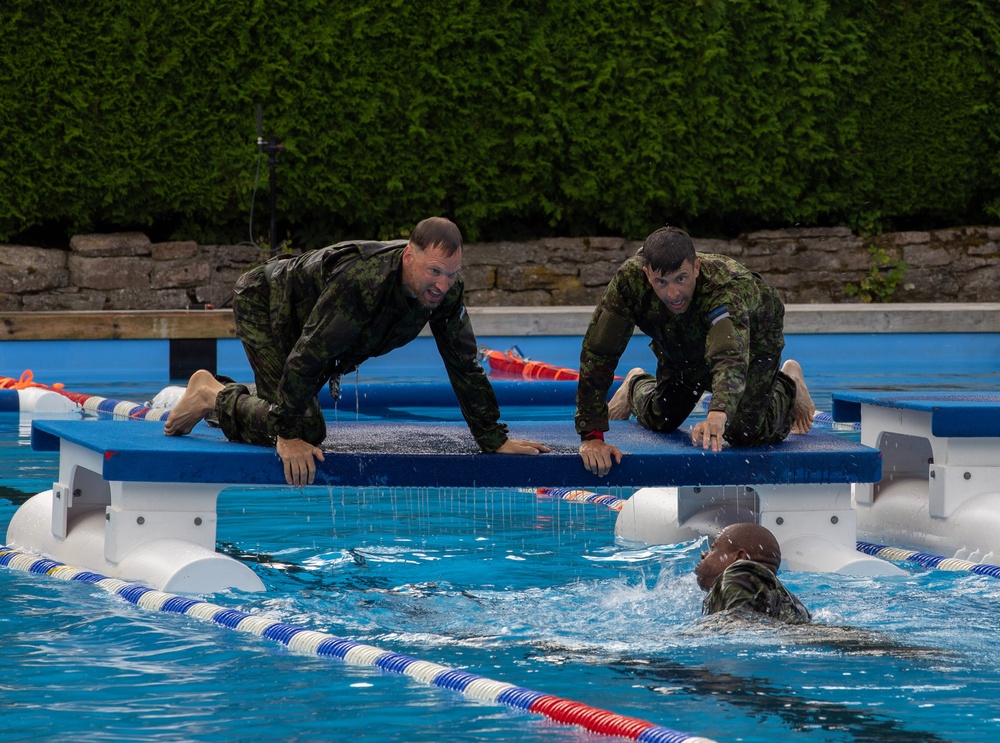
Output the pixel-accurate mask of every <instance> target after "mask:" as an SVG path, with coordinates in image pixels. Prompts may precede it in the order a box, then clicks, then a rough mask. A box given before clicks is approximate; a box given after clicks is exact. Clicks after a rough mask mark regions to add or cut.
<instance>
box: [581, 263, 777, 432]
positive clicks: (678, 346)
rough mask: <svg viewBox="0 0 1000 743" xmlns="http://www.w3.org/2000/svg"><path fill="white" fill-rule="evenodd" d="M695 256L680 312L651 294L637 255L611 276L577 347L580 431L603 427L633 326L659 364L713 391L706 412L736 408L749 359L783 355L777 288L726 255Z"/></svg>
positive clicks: (654, 294)
mask: <svg viewBox="0 0 1000 743" xmlns="http://www.w3.org/2000/svg"><path fill="white" fill-rule="evenodd" d="M697 255H698V258H700V259H701V269H700V271H699V275H698V278H697V281H696V283H695V292H694V296H693V297H692V300H691V305H690V306H689V307H688V309H687V311H686V312H684V313H682V314H680V315H674V314H672V313H671V312H670V310H669V309H667V306H666V305H665V304H664V303H663V302H662V301H661V300H660V299H659V297H657V296H656V293H655V292H654V291H653V287H652V286H651V285H650V283H649V281H648V280H647V279H646V275H645V274H644V273H643V272H642V263H641V259H640V258H639V257H638V254H637V256H634V257H632V258H629V259H628V260H627V261H625V263H623V264H622V265H621V267H620V268H619V269H618V272H617V273H616V274H615V276H614V278H612V279H611V282H610V283H609V284H608V288H607V289H606V290H605V292H604V296H603V297H602V298H601V301H600V303H599V304H598V305H597V308H596V309H595V310H594V314H593V316H592V317H591V320H590V325H589V327H588V328H587V333H586V335H585V336H584V339H583V348H582V349H581V351H580V381H579V385H578V387H577V397H576V430H577V432H578V433H580V434H585V433H587V432H589V431H593V430H599V431H607V430H608V407H607V403H606V399H607V394H608V390H609V389H610V387H611V383H612V381H613V380H614V374H615V369H616V367H617V366H618V360H619V359H620V358H621V355H622V353H624V352H625V347H626V346H627V345H628V342H629V340H631V338H632V332H633V330H634V329H635V328H636V327H638V328H639V329H640V330H641V331H642V332H643V333H645V334H646V335H647V336H649V339H650V344H649V345H650V348H652V350H653V352H654V353H655V354H656V358H657V362H658V365H659V366H660V367H663V368H665V369H669V370H671V372H672V373H675V374H687V375H690V376H691V378H692V379H696V380H697V379H704V384H703V388H704V390H707V391H710V392H711V393H712V402H711V403H710V406H709V409H710V410H721V411H724V412H725V411H732V410H735V409H736V407H737V406H738V405H739V402H740V397H741V395H742V394H743V390H744V389H745V387H746V381H747V372H748V369H749V368H750V362H751V360H752V359H754V358H757V357H758V356H763V355H766V354H775V355H777V356H778V357H780V356H781V350H782V349H783V348H784V345H785V341H784V335H783V326H784V315H785V308H784V305H783V304H782V303H781V298H780V297H779V296H778V293H777V292H776V291H775V290H774V289H773V288H772V287H771V286H770V285H769V284H767V283H766V282H765V281H764V280H763V279H761V278H760V277H759V276H758V275H757V274H754V273H751V272H750V271H749V270H748V269H746V268H745V267H744V266H742V265H741V264H739V263H737V262H736V261H734V260H733V259H731V258H727V257H726V256H722V255H714V254H711V253H698V254H697ZM732 418H733V416H732V415H730V416H729V419H730V420H732Z"/></svg>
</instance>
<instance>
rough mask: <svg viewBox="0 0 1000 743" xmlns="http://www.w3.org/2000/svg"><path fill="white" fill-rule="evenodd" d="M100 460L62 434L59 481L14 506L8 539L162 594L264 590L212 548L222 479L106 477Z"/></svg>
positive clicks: (250, 573) (247, 572)
mask: <svg viewBox="0 0 1000 743" xmlns="http://www.w3.org/2000/svg"><path fill="white" fill-rule="evenodd" d="M103 458H104V457H103V455H102V454H101V453H100V452H96V451H93V450H91V449H87V448H84V447H82V446H79V445H77V444H75V443H73V442H71V441H67V440H65V439H63V440H62V441H61V442H60V453H59V481H58V482H56V483H54V484H53V487H52V490H48V491H45V492H42V493H39V494H37V495H35V496H34V497H32V498H31V499H29V500H28V502H26V503H25V504H24V505H22V506H21V507H20V508H19V509H18V510H17V512H16V513H15V514H14V516H13V517H12V518H11V521H10V525H9V526H8V529H7V544H8V545H10V546H12V547H16V548H18V549H24V550H27V551H32V552H35V553H38V554H43V555H45V556H47V557H50V558H52V559H54V560H58V561H60V562H63V563H66V564H67V565H73V566H77V567H86V568H87V569H89V570H92V571H94V572H99V573H101V574H103V575H107V576H109V577H114V578H120V579H122V580H128V581H138V582H140V583H143V584H146V585H149V586H151V587H153V588H157V589H159V590H161V591H169V592H173V593H185V594H204V593H215V592H218V591H222V590H225V589H228V588H236V589H239V590H243V591H262V590H264V584H263V583H262V582H261V580H260V578H258V577H257V575H256V574H255V573H254V572H253V571H252V570H251V569H250V568H249V567H247V566H246V565H244V564H243V563H240V562H239V561H237V560H234V559H233V558H231V557H228V556H226V555H222V554H219V553H218V552H216V551H215V532H216V521H217V517H216V511H215V508H216V502H217V500H218V495H219V493H220V492H221V491H222V489H223V488H225V487H226V485H225V484H221V483H177V482H172V483H166V482H132V481H122V480H111V481H107V480H105V479H104V478H103V477H102V475H101V472H102V467H103Z"/></svg>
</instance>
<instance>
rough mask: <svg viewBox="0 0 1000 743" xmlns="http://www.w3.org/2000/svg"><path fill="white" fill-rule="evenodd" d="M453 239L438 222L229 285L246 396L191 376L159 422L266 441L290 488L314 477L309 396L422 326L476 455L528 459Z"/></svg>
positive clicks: (321, 426) (322, 431)
mask: <svg viewBox="0 0 1000 743" xmlns="http://www.w3.org/2000/svg"><path fill="white" fill-rule="evenodd" d="M461 264H462V235H461V233H460V232H459V230H458V227H457V226H455V225H454V224H453V223H452V222H450V221H449V220H447V219H444V218H441V217H431V218H429V219H425V220H423V221H422V222H421V223H420V224H418V225H417V227H416V228H415V229H414V230H413V233H412V235H411V236H410V239H409V241H405V240H398V241H395V242H389V243H380V242H346V243H340V244H337V245H333V246H331V247H328V248H323V249H321V250H315V251H311V252H308V253H305V254H303V255H301V256H298V257H295V258H276V259H273V260H271V261H268V262H267V263H266V264H264V265H263V266H259V267H257V268H254V269H252V270H250V271H248V272H247V273H245V274H243V275H242V276H241V277H240V278H239V280H238V281H237V282H236V294H235V298H234V302H233V317H234V319H235V321H236V332H237V335H238V336H239V338H240V340H241V341H242V342H243V347H244V349H245V350H246V354H247V359H248V360H249V362H250V366H251V368H252V369H253V372H254V380H255V382H256V390H255V391H251V390H250V389H249V388H248V387H247V386H245V385H242V384H237V383H235V382H234V381H233V380H230V379H227V378H225V377H216V376H215V375H213V374H211V373H210V372H208V371H206V370H200V371H198V372H195V374H194V375H193V376H192V377H191V380H190V382H189V384H188V388H187V391H186V392H185V395H184V397H183V398H182V399H181V400H180V401H179V402H178V404H177V405H176V406H175V407H174V409H173V411H172V412H171V413H170V415H169V416H168V418H167V422H166V424H165V426H164V432H165V433H166V434H167V435H184V434H186V433H188V432H190V431H191V429H192V428H193V427H194V426H195V424H197V423H198V421H200V420H202V419H204V418H206V417H209V416H211V415H213V414H214V415H215V416H216V417H217V418H218V422H219V425H220V427H221V428H222V430H223V432H224V433H225V434H226V437H227V438H228V439H230V440H232V441H242V442H245V443H250V444H258V445H263V446H275V447H276V449H277V452H278V455H279V456H280V457H281V459H282V462H283V464H284V469H285V479H286V481H287V482H288V483H289V484H292V485H305V484H309V483H311V482H312V481H313V478H314V476H315V468H316V462H315V460H317V459H318V460H320V461H322V460H323V453H322V451H321V450H320V449H319V448H318V447H319V445H320V444H321V443H322V442H323V440H324V439H325V438H326V432H327V428H326V421H325V419H324V417H323V411H322V409H321V408H320V404H319V400H318V398H317V395H318V393H319V391H320V390H321V389H322V388H323V385H325V384H327V383H328V382H330V384H331V389H335V388H336V387H337V385H338V383H339V379H340V377H341V376H342V375H344V374H347V373H349V372H351V371H353V370H355V369H356V368H357V367H358V366H359V365H360V364H361V362H363V361H364V360H365V359H368V358H371V357H373V356H381V355H382V354H385V353H388V352H389V351H391V350H392V349H394V348H399V347H400V346H403V345H405V344H407V343H409V342H410V341H412V340H413V339H414V338H416V337H417V335H418V334H419V333H420V331H421V330H422V329H423V327H424V326H425V325H427V324H428V323H429V324H430V327H431V332H432V333H433V335H434V339H435V341H436V342H437V347H438V351H439V353H440V354H441V358H442V359H443V361H444V364H445V368H446V370H447V372H448V378H449V379H450V381H451V384H452V387H453V388H454V390H455V394H456V396H457V397H458V401H459V405H460V406H461V410H462V415H463V416H464V417H465V420H466V422H467V423H468V425H469V428H470V430H471V432H472V435H473V437H474V438H475V439H476V442H477V443H478V444H479V446H480V448H481V449H482V450H483V451H487V452H494V451H496V452H502V453H511V454H538V453H540V452H545V451H548V447H545V446H543V445H542V444H538V443H536V442H532V441H522V440H518V439H510V438H508V437H507V427H506V426H505V425H504V424H503V423H501V422H500V410H499V407H498V405H497V400H496V395H495V394H494V392H493V388H492V387H491V386H490V383H489V380H488V379H487V377H486V374H485V372H484V371H483V368H482V367H481V366H480V365H479V362H478V360H477V357H476V351H477V347H476V337H475V334H474V333H473V331H472V325H471V324H470V321H469V316H468V314H467V313H466V310H465V305H464V303H463V294H464V287H463V283H462V279H461V277H460V276H459V275H458V272H459V269H460V268H461Z"/></svg>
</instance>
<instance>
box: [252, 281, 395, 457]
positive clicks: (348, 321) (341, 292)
mask: <svg viewBox="0 0 1000 743" xmlns="http://www.w3.org/2000/svg"><path fill="white" fill-rule="evenodd" d="M366 287H367V283H366V282H364V281H361V280H359V278H358V277H357V276H354V271H352V270H350V269H348V270H346V271H344V273H343V274H342V275H341V276H339V277H338V278H337V279H336V280H335V281H332V282H330V283H329V284H328V285H327V286H326V287H325V288H324V290H323V293H322V295H321V296H320V298H319V300H318V301H317V302H316V305H315V306H314V307H313V310H312V312H311V313H310V315H309V318H308V320H307V321H306V324H305V327H303V329H302V333H301V335H300V336H299V338H298V340H297V341H296V342H295V345H294V346H293V347H292V350H291V353H290V354H289V355H288V358H287V360H286V361H285V371H284V374H282V377H281V381H280V383H279V385H278V402H277V405H276V406H275V407H274V408H273V409H272V411H271V423H272V425H273V430H274V431H275V433H276V434H277V435H279V436H281V437H282V438H302V433H303V431H302V413H303V412H304V411H305V409H306V407H307V406H308V405H309V403H310V402H311V401H312V399H313V398H314V397H315V396H316V395H317V394H319V391H320V390H321V389H322V388H323V385H325V384H326V382H327V380H328V379H329V378H330V376H331V374H332V373H333V364H334V363H335V361H336V359H337V357H338V356H339V355H340V354H341V353H343V352H344V351H345V350H346V349H348V348H349V347H350V345H351V343H352V342H353V341H354V340H355V339H356V338H357V337H358V335H360V333H361V332H362V330H363V328H364V326H365V319H366V318H368V317H371V316H372V313H373V311H374V306H375V303H376V301H377V296H376V292H374V291H372V290H371V289H370V288H366Z"/></svg>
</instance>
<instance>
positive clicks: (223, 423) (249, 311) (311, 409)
mask: <svg viewBox="0 0 1000 743" xmlns="http://www.w3.org/2000/svg"><path fill="white" fill-rule="evenodd" d="M233 318H234V320H235V321H236V335H237V336H238V337H239V339H240V341H242V343H243V349H244V350H245V351H246V354H247V360H248V361H249V362H250V368H251V369H253V375H254V382H255V383H256V389H254V390H251V389H250V388H249V387H247V385H244V384H239V383H237V382H234V381H233V380H232V379H229V378H228V377H221V376H220V377H217V379H218V380H219V381H220V382H222V383H223V384H224V385H225V387H224V388H223V390H222V391H221V392H220V393H219V395H218V397H217V398H216V401H215V413H216V415H217V416H218V419H219V427H220V428H221V429H222V432H223V433H225V434H226V438H227V439H229V440H230V441H241V442H243V443H246V444H258V445H260V446H274V444H275V442H276V437H275V434H274V431H273V430H272V428H271V423H270V412H271V410H272V408H273V407H274V406H275V405H276V403H277V401H278V384H279V382H280V381H281V375H282V374H283V373H284V370H285V355H284V354H283V353H281V352H280V351H279V350H278V349H279V348H280V346H279V345H278V344H277V343H275V340H274V338H273V335H272V331H271V309H270V293H269V290H268V285H267V282H266V280H265V279H264V271H263V268H262V267H261V268H255V269H253V270H252V271H249V272H248V273H245V274H243V276H241V277H240V278H239V280H238V281H237V282H236V294H235V296H234V298H233ZM302 415H303V421H304V422H305V424H306V431H307V432H308V433H307V435H306V436H304V437H303V438H305V440H306V441H308V442H309V443H310V444H313V445H314V446H319V445H320V444H322V443H323V439H325V438H326V420H325V419H324V418H323V410H322V408H320V405H319V400H318V399H317V398H313V399H312V401H311V402H310V403H309V406H308V407H307V408H306V410H305V411H304V412H303V414H302Z"/></svg>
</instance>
